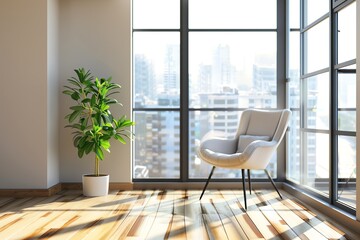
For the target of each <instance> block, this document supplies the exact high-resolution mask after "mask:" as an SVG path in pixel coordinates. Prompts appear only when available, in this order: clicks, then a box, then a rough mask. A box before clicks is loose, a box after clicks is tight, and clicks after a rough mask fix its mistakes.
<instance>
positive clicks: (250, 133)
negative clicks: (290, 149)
mask: <svg viewBox="0 0 360 240" xmlns="http://www.w3.org/2000/svg"><path fill="white" fill-rule="evenodd" d="M290 116H291V112H290V110H288V109H284V110H256V109H248V110H245V111H244V112H243V113H242V115H241V118H240V123H239V126H238V130H237V133H236V135H235V137H234V138H233V139H224V138H210V139H209V138H208V139H204V140H202V141H201V143H200V146H199V148H198V156H199V157H200V158H201V159H202V160H203V161H205V162H207V163H209V164H211V165H213V167H212V169H211V172H210V174H209V177H208V179H207V181H206V184H205V186H204V189H203V191H202V193H201V196H200V200H201V198H202V196H203V194H204V192H205V190H206V188H207V186H208V184H209V181H210V179H211V176H212V174H213V173H214V170H215V168H216V167H221V168H230V169H241V174H242V183H243V192H244V202H245V209H247V203H246V188H245V170H247V175H248V182H249V190H250V194H251V179H250V170H264V171H265V173H266V175H267V176H268V178H269V180H270V182H271V183H272V185H273V187H274V188H275V190H276V191H277V193H278V194H279V197H280V198H282V196H281V194H280V192H279V190H278V189H277V187H276V185H275V183H274V181H273V180H272V178H271V176H270V174H269V172H268V171H267V170H266V167H267V165H268V164H269V162H270V159H271V157H272V155H273V153H274V152H275V151H276V149H277V147H278V146H279V144H280V142H281V140H282V139H283V137H284V135H285V132H286V129H287V127H288V124H289V120H290Z"/></svg>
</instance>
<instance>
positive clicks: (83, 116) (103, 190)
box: [63, 68, 135, 196]
mask: <svg viewBox="0 0 360 240" xmlns="http://www.w3.org/2000/svg"><path fill="white" fill-rule="evenodd" d="M74 71H75V72H76V77H71V78H69V79H67V81H68V85H66V86H65V88H66V89H65V90H64V91H63V93H64V94H66V95H69V96H70V97H71V99H72V100H73V101H74V102H75V104H74V105H72V106H71V107H70V110H71V112H70V113H69V114H68V115H66V116H65V118H66V119H67V120H68V122H69V124H68V125H66V126H65V127H69V128H72V129H74V132H73V143H74V146H75V147H76V148H77V153H78V156H79V158H82V157H83V156H84V155H87V154H90V153H93V154H94V165H95V169H94V173H93V174H86V175H83V176H82V180H83V194H84V195H85V196H103V195H107V193H108V189H109V175H108V174H100V161H101V160H104V157H105V156H104V152H105V151H106V152H110V147H111V145H110V140H111V139H115V140H116V141H119V142H121V143H123V144H126V140H128V139H131V138H132V135H133V134H132V132H131V129H130V128H131V126H133V125H134V124H135V123H134V122H133V121H131V120H130V119H127V118H126V116H121V117H119V118H116V117H114V116H113V114H112V113H111V111H110V107H112V106H113V105H115V104H116V105H121V103H119V102H118V101H117V100H116V99H115V98H113V97H112V96H113V94H116V93H119V91H117V90H118V89H119V88H120V85H119V84H116V83H113V82H112V81H111V77H109V78H107V79H105V78H100V79H99V78H97V77H95V78H94V77H93V76H92V74H91V73H90V71H85V69H84V68H79V69H75V70H74Z"/></svg>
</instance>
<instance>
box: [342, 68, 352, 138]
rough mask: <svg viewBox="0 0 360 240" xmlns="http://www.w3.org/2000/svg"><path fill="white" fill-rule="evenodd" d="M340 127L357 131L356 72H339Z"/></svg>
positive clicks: (344, 129)
mask: <svg viewBox="0 0 360 240" xmlns="http://www.w3.org/2000/svg"><path fill="white" fill-rule="evenodd" d="M353 67H354V68H355V66H353ZM338 107H339V110H338V129H339V130H343V131H354V132H355V131H356V74H355V73H339V74H338Z"/></svg>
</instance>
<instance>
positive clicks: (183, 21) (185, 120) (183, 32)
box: [180, 0, 189, 181]
mask: <svg viewBox="0 0 360 240" xmlns="http://www.w3.org/2000/svg"><path fill="white" fill-rule="evenodd" d="M180 4H181V6H180V106H181V107H180V179H181V181H187V180H188V179H189V74H188V72H189V61H188V56H189V53H188V52H189V2H188V0H181V1H180Z"/></svg>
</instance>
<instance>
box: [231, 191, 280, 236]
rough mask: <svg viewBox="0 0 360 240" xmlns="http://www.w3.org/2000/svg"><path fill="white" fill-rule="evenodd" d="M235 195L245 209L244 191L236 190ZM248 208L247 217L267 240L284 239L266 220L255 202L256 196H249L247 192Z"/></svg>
mask: <svg viewBox="0 0 360 240" xmlns="http://www.w3.org/2000/svg"><path fill="white" fill-rule="evenodd" d="M233 192H234V194H235V195H236V196H237V198H238V200H239V202H240V205H241V206H242V208H243V209H245V207H244V197H243V191H242V190H241V191H240V190H236V191H233ZM246 196H247V206H248V209H247V211H246V213H247V215H248V216H249V218H250V219H251V221H252V222H253V223H254V224H255V225H256V227H257V228H258V229H259V231H260V232H261V234H262V235H263V236H264V238H265V239H272V240H275V239H276V240H281V239H282V238H281V237H280V236H279V233H278V232H277V231H276V229H275V228H274V227H273V226H272V225H271V223H270V222H269V221H268V220H267V219H266V217H265V216H264V215H263V214H262V212H261V211H260V209H259V208H258V206H257V205H256V203H255V202H254V198H255V197H256V195H255V194H254V193H253V194H249V192H248V191H247V195H246Z"/></svg>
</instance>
